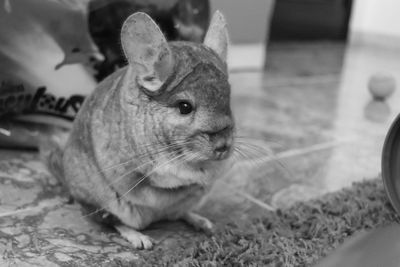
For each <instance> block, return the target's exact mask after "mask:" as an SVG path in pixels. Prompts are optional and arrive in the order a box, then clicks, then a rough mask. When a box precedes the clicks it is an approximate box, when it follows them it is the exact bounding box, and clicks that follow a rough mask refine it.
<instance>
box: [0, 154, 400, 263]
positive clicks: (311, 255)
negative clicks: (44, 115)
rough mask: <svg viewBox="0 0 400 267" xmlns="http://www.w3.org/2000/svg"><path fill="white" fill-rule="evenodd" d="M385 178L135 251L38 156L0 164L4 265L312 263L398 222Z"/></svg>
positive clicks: (163, 232) (156, 233)
mask: <svg viewBox="0 0 400 267" xmlns="http://www.w3.org/2000/svg"><path fill="white" fill-rule="evenodd" d="M399 221H400V218H399V216H397V215H396V213H395V212H394V210H393V209H392V207H391V206H390V204H389V203H388V200H387V199H386V195H385V193H384V190H383V186H382V183H381V180H380V179H375V180H371V181H365V182H361V183H356V184H354V185H353V186H352V187H350V188H347V189H344V190H342V191H339V192H335V193H331V194H328V195H325V196H324V197H322V198H319V199H315V200H312V201H308V202H301V203H297V204H295V205H294V206H292V207H290V208H288V209H282V210H278V211H276V212H271V213H269V214H267V215H263V216H262V217H260V218H255V219H249V220H248V221H243V222H238V221H232V222H230V223H228V224H222V223H218V222H216V223H217V228H218V232H217V233H216V235H215V236H213V237H207V236H205V235H204V234H202V233H198V232H195V231H193V230H192V229H191V228H190V227H187V226H186V225H185V224H183V223H181V222H165V223H158V224H155V225H153V226H151V228H150V229H148V230H147V231H146V233H147V234H149V235H151V236H152V237H154V238H155V239H156V241H157V245H156V246H155V248H154V249H153V250H152V251H137V250H133V249H132V248H131V247H130V246H129V243H127V242H126V241H125V240H123V239H122V238H121V237H119V236H118V235H117V234H116V233H115V232H114V231H113V230H112V229H108V228H104V227H102V226H99V225H97V224H95V223H93V222H91V221H89V220H87V219H86V218H84V217H83V216H82V213H81V209H80V206H79V205H77V204H70V203H68V201H67V198H66V197H63V194H62V192H61V189H60V187H59V186H58V184H57V183H56V181H55V180H54V179H53V178H52V177H51V176H49V175H48V173H47V172H46V171H45V170H44V168H43V165H42V164H41V163H40V162H39V160H38V158H37V156H36V155H35V154H18V155H16V156H15V157H9V158H8V159H5V160H1V161H0V255H1V257H0V266H170V265H176V266H221V265H225V266H230V265H235V266H310V265H312V264H314V263H316V262H318V260H319V259H321V258H323V257H324V256H325V255H327V254H329V252H330V251H332V250H333V249H334V248H336V247H337V246H339V245H340V244H341V243H342V242H343V241H344V240H346V239H348V238H349V237H350V236H352V235H354V234H356V233H358V232H361V231H365V230H368V229H373V228H376V227H379V226H384V225H387V224H391V223H393V222H399Z"/></svg>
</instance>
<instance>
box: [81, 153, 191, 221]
mask: <svg viewBox="0 0 400 267" xmlns="http://www.w3.org/2000/svg"><path fill="white" fill-rule="evenodd" d="M181 157H183V155H182V154H180V155H178V156H176V157H174V158H172V159H169V160H167V161H165V162H163V163H162V164H161V165H159V166H157V167H155V168H153V169H152V170H151V171H150V172H148V173H147V174H145V175H143V176H142V177H140V178H139V180H138V181H137V182H136V183H135V184H134V185H133V186H132V187H131V188H129V189H128V190H127V191H126V192H125V193H124V194H122V195H121V196H120V197H119V198H117V200H121V199H122V198H124V197H125V196H126V195H127V194H129V193H130V192H131V191H132V190H133V189H135V188H136V187H137V186H138V185H139V184H141V183H142V182H143V181H144V180H145V179H146V178H148V177H149V175H150V174H152V173H154V172H156V171H157V170H158V169H160V168H162V167H164V166H166V165H168V164H170V163H171V162H172V161H174V160H176V159H179V158H181ZM106 208H107V207H103V208H100V209H97V210H95V211H93V212H91V213H89V214H86V215H84V216H83V217H89V216H91V215H94V214H96V213H98V212H101V211H104V210H105V209H106Z"/></svg>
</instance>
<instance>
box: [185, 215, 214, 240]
mask: <svg viewBox="0 0 400 267" xmlns="http://www.w3.org/2000/svg"><path fill="white" fill-rule="evenodd" d="M182 219H183V220H184V221H186V222H187V223H188V224H190V225H191V226H193V227H194V229H196V230H199V231H203V232H204V233H206V234H207V235H213V234H214V233H215V226H214V224H213V223H212V222H210V220H209V219H207V218H205V217H203V216H201V215H198V214H196V213H193V212H188V213H186V214H185V215H184V216H183V218H182Z"/></svg>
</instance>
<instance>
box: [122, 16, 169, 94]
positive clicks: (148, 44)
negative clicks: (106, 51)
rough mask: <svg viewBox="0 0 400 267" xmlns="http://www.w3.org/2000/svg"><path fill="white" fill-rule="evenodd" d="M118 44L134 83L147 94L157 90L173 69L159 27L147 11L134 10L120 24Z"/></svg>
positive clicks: (165, 42) (166, 44) (167, 48)
mask: <svg viewBox="0 0 400 267" xmlns="http://www.w3.org/2000/svg"><path fill="white" fill-rule="evenodd" d="M121 43H122V48H123V50H124V53H125V56H126V58H127V60H128V63H129V65H130V66H131V67H132V69H133V70H134V72H135V73H136V75H137V78H136V79H137V82H138V84H139V85H140V86H141V87H142V88H144V89H145V91H147V93H150V94H157V93H159V89H160V88H161V86H162V85H163V84H164V82H165V81H166V80H167V78H168V77H169V76H170V75H171V73H172V71H173V57H172V53H171V50H170V49H169V47H168V43H167V40H166V39H165V37H164V35H163V34H162V32H161V30H160V28H159V27H158V26H157V25H156V23H155V22H154V21H153V20H152V19H151V18H150V17H149V16H148V15H147V14H145V13H141V12H138V13H135V14H133V15H131V16H129V17H128V18H127V19H126V21H125V22H124V25H123V26H122V30H121Z"/></svg>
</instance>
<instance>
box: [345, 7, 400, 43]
mask: <svg viewBox="0 0 400 267" xmlns="http://www.w3.org/2000/svg"><path fill="white" fill-rule="evenodd" d="M399 11H400V1H399V0H354V3H353V11H352V19H351V23H350V30H351V34H360V33H362V34H372V35H383V36H393V37H399V38H400V16H399Z"/></svg>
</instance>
